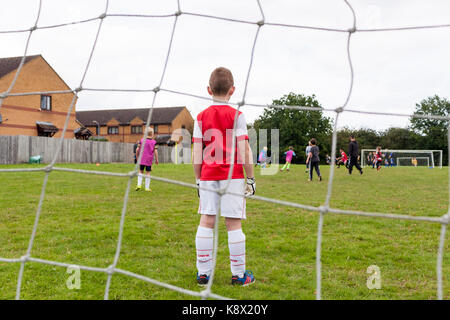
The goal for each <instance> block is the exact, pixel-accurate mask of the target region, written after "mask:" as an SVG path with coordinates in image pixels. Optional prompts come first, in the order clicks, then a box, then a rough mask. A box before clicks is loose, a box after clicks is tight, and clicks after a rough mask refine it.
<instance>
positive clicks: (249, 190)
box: [245, 178, 256, 196]
mask: <svg viewBox="0 0 450 320" xmlns="http://www.w3.org/2000/svg"><path fill="white" fill-rule="evenodd" d="M255 191H256V182H255V178H247V186H246V187H245V195H246V196H253V195H254V194H255Z"/></svg>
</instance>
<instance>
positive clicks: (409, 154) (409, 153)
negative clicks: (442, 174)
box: [361, 149, 442, 169]
mask: <svg viewBox="0 0 450 320" xmlns="http://www.w3.org/2000/svg"><path fill="white" fill-rule="evenodd" d="M375 154H376V149H362V150H361V166H362V167H365V166H369V167H370V166H374V158H375ZM381 154H382V165H383V166H389V167H400V166H401V167H405V166H409V167H424V166H427V167H430V168H440V169H442V150H391V149H383V150H381Z"/></svg>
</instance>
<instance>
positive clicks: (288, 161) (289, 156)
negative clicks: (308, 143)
mask: <svg viewBox="0 0 450 320" xmlns="http://www.w3.org/2000/svg"><path fill="white" fill-rule="evenodd" d="M293 149H294V148H293V147H289V150H288V151H286V152H285V153H284V154H285V155H286V163H285V164H284V166H283V168H281V171H283V170H284V169H286V170H287V171H289V167H290V166H291V162H292V157H295V156H296V154H295V152H294V150H293Z"/></svg>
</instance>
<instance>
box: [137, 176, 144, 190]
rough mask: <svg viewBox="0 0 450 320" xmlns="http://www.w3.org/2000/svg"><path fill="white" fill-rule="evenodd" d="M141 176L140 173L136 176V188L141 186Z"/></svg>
mask: <svg viewBox="0 0 450 320" xmlns="http://www.w3.org/2000/svg"><path fill="white" fill-rule="evenodd" d="M142 176H143V175H142V174H141V173H139V174H138V184H137V186H138V187H141V186H142Z"/></svg>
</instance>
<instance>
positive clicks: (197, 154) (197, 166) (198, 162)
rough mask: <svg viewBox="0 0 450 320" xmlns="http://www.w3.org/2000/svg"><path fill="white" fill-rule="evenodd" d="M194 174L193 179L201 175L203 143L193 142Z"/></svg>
mask: <svg viewBox="0 0 450 320" xmlns="http://www.w3.org/2000/svg"><path fill="white" fill-rule="evenodd" d="M193 160H194V174H195V179H196V180H198V179H200V177H201V175H202V162H203V143H202V142H194V159H193Z"/></svg>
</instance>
